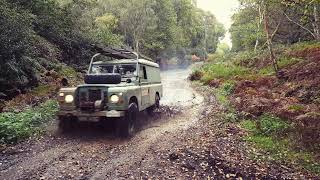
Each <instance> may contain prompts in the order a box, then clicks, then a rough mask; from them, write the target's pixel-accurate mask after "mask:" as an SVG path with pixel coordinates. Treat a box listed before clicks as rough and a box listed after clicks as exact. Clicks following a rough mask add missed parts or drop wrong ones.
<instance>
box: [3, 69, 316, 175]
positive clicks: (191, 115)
mask: <svg viewBox="0 0 320 180" xmlns="http://www.w3.org/2000/svg"><path fill="white" fill-rule="evenodd" d="M189 71H190V70H179V71H168V72H165V73H163V74H162V78H163V84H164V94H165V98H163V99H162V104H163V107H162V109H160V110H159V111H158V112H156V113H155V114H154V116H152V117H151V116H148V115H147V114H145V113H141V114H140V115H139V120H140V121H139V124H140V129H139V130H138V132H137V134H136V135H135V136H134V137H133V138H132V139H128V140H121V139H118V138H116V137H115V136H114V135H113V134H114V131H112V129H113V128H112V124H110V128H108V129H103V128H101V127H100V126H99V125H97V124H80V125H79V127H77V129H75V130H74V131H73V132H70V133H69V134H67V135H62V134H59V133H58V132H57V130H56V125H55V124H52V125H51V126H49V127H48V128H49V130H48V134H47V135H45V136H43V137H40V138H39V139H36V140H35V139H30V140H29V141H26V142H23V143H20V144H18V145H16V146H13V147H10V148H7V149H6V150H4V151H3V152H1V154H0V155H1V156H0V179H10V180H11V179H148V178H151V179H286V178H289V179H292V178H295V179H306V178H312V176H308V174H306V173H303V172H299V170H297V169H295V168H294V167H290V166H286V165H284V164H278V163H276V162H271V163H267V162H259V161H253V160H251V158H249V157H250V154H251V152H250V151H251V149H250V148H248V147H247V145H246V143H245V142H244V141H242V140H241V134H243V133H244V132H242V130H241V129H240V128H239V127H237V126H235V125H233V124H228V123H225V121H224V119H223V118H224V117H223V116H220V115H219V114H221V113H223V111H224V110H225V109H224V108H223V107H221V106H219V105H218V104H217V103H216V101H215V98H214V96H213V95H212V94H211V95H208V96H207V97H206V98H205V99H204V98H203V97H202V96H201V95H200V94H199V93H197V92H195V91H194V90H193V89H192V88H191V87H190V85H189V83H188V81H187V80H186V78H187V76H188V74H189ZM202 91H206V92H210V90H209V89H204V90H203V89H202ZM207 94H210V93H207Z"/></svg>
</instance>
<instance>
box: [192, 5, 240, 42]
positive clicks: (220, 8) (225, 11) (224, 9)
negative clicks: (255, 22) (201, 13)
mask: <svg viewBox="0 0 320 180" xmlns="http://www.w3.org/2000/svg"><path fill="white" fill-rule="evenodd" d="M238 6H239V2H238V0H198V7H199V8H201V9H203V10H205V11H210V12H212V13H213V14H214V15H215V16H216V17H217V19H218V21H219V22H221V23H223V25H224V27H225V28H226V29H227V30H228V29H229V28H230V26H231V24H232V22H231V16H232V15H233V13H234V11H235V10H236V8H237V7H238ZM223 42H226V43H228V44H229V46H231V38H230V33H227V34H226V37H225V39H224V40H223Z"/></svg>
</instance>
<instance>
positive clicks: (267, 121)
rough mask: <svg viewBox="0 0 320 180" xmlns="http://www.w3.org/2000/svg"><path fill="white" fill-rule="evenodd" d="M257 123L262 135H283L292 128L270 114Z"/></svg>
mask: <svg viewBox="0 0 320 180" xmlns="http://www.w3.org/2000/svg"><path fill="white" fill-rule="evenodd" d="M257 122H258V130H259V133H260V134H262V135H270V134H273V135H276V134H282V133H284V132H285V131H287V130H288V129H289V127H290V125H289V124H288V123H287V122H285V121H284V120H282V119H280V118H278V117H275V116H272V115H269V114H267V115H263V116H261V117H260V118H259V120H258V121H257Z"/></svg>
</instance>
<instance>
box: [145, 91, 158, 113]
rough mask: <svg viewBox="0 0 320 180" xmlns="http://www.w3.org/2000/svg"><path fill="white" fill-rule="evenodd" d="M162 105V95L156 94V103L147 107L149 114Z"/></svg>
mask: <svg viewBox="0 0 320 180" xmlns="http://www.w3.org/2000/svg"><path fill="white" fill-rule="evenodd" d="M159 107H160V97H159V95H158V94H156V95H155V104H154V105H153V106H150V107H148V108H147V112H148V114H149V115H152V114H153V112H154V110H155V109H158V108H159Z"/></svg>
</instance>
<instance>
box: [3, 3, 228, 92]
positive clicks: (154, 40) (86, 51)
mask: <svg viewBox="0 0 320 180" xmlns="http://www.w3.org/2000/svg"><path fill="white" fill-rule="evenodd" d="M0 24H1V27H0V31H1V35H0V43H1V44H2V46H1V47H0V69H1V71H0V92H1V93H4V94H6V95H8V96H9V98H11V97H14V96H15V95H17V93H18V92H19V91H25V89H29V88H30V87H35V86H37V85H38V82H39V77H40V74H39V73H40V72H43V71H45V70H46V69H48V70H51V69H59V67H57V65H56V64H58V63H60V62H59V61H61V62H63V63H65V64H67V65H69V66H72V67H77V69H78V70H81V69H84V67H86V66H87V64H88V62H89V61H90V58H91V56H92V55H93V54H94V53H95V52H93V49H92V44H102V45H103V46H112V47H123V48H127V49H134V50H135V51H139V52H141V53H145V54H146V55H147V56H150V57H152V58H158V59H159V58H163V59H172V58H173V57H178V61H177V62H178V64H179V65H181V66H187V65H189V63H190V61H191V55H192V53H193V52H194V51H198V50H199V51H201V52H200V53H199V54H201V57H206V55H207V52H215V50H216V46H217V44H218V40H219V38H221V37H223V36H224V33H225V30H224V28H223V26H222V24H221V23H219V22H218V21H217V20H216V18H215V17H214V16H213V14H211V13H208V12H204V11H202V10H200V9H198V8H197V7H195V6H194V5H193V4H192V2H191V1H188V0H175V1H171V0H132V1H122V0H116V1H114V0H105V1H95V0H81V1H71V0H33V1H25V0H0ZM13 30H14V31H13ZM61 73H63V75H66V76H67V75H70V74H74V72H71V71H69V70H67V72H61ZM12 89H13V90H14V92H16V93H13V94H12V93H10V92H11V90H12Z"/></svg>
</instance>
